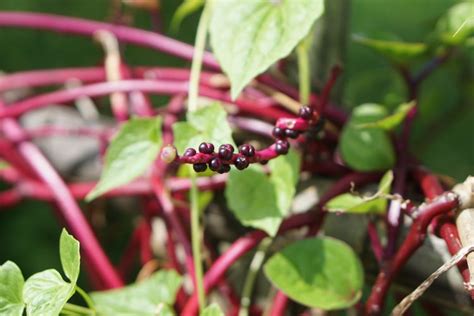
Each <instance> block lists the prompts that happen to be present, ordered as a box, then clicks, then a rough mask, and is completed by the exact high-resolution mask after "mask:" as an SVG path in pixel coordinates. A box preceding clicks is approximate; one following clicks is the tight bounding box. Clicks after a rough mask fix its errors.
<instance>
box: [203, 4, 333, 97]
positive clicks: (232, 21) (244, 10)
mask: <svg viewBox="0 0 474 316" xmlns="http://www.w3.org/2000/svg"><path fill="white" fill-rule="evenodd" d="M323 11H324V1H323V0H298V1H295V0H275V1H269V0H253V1H242V0H226V1H215V2H214V6H213V12H212V17H211V23H210V29H209V30H210V33H211V46H212V49H213V51H214V53H215V55H216V57H217V59H218V60H219V63H220V65H221V67H222V69H223V70H224V72H225V73H226V74H227V75H228V77H229V79H230V82H231V86H232V87H231V95H232V98H233V99H235V98H236V97H237V96H238V95H239V93H240V91H242V89H243V88H244V86H245V85H247V84H248V83H249V82H250V81H251V80H252V79H253V78H254V77H255V76H257V75H258V74H260V73H262V72H264V71H265V70H267V68H268V67H270V66H271V65H272V64H273V63H274V62H276V61H277V60H279V59H281V58H283V57H285V56H287V55H288V54H289V53H290V52H291V51H292V50H293V49H294V48H295V47H296V45H297V44H298V43H299V42H300V41H301V40H302V39H303V38H304V37H305V36H306V34H308V32H309V30H310V28H311V26H312V25H313V23H314V21H316V19H317V18H318V17H320V16H321V14H322V13H323Z"/></svg>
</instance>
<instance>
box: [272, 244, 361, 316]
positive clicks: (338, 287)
mask: <svg viewBox="0 0 474 316" xmlns="http://www.w3.org/2000/svg"><path fill="white" fill-rule="evenodd" d="M264 271H265V274H266V276H267V277H268V279H269V280H270V281H271V282H272V284H273V285H275V286H276V287H277V288H278V289H280V290H281V291H283V292H284V293H285V294H286V295H288V297H290V298H291V299H293V300H295V301H297V302H299V303H301V304H304V305H307V306H310V307H315V308H321V309H323V310H334V309H342V308H347V307H350V306H352V305H354V304H355V303H356V302H357V301H358V300H359V299H360V297H361V295H362V286H363V284H364V277H363V270H362V265H361V262H360V260H359V258H358V257H357V256H356V254H355V253H354V251H353V250H352V249H351V248H350V247H349V246H348V245H347V244H345V243H344V242H342V241H340V240H337V239H333V238H329V237H324V238H322V237H318V238H311V239H305V240H300V241H296V242H294V243H292V244H291V245H289V246H287V247H285V248H284V249H282V250H281V251H279V252H277V253H276V254H274V255H273V256H272V257H271V258H270V259H269V260H268V261H267V262H266V264H265V266H264Z"/></svg>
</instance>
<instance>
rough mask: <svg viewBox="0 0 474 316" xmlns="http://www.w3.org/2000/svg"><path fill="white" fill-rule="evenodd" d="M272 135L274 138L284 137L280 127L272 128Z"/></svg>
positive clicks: (283, 131)
mask: <svg viewBox="0 0 474 316" xmlns="http://www.w3.org/2000/svg"><path fill="white" fill-rule="evenodd" d="M272 135H273V137H275V138H284V137H285V130H284V129H283V128H280V127H274V128H273V131H272Z"/></svg>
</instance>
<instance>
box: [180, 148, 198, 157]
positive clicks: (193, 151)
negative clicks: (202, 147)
mask: <svg viewBox="0 0 474 316" xmlns="http://www.w3.org/2000/svg"><path fill="white" fill-rule="evenodd" d="M195 154H196V149H194V148H188V149H186V150H185V151H184V154H183V156H184V157H192V156H194V155H195Z"/></svg>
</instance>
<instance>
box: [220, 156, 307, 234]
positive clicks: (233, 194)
mask: <svg viewBox="0 0 474 316" xmlns="http://www.w3.org/2000/svg"><path fill="white" fill-rule="evenodd" d="M269 167H270V169H271V175H270V176H267V175H266V174H265V172H264V171H263V168H262V167H261V166H257V165H252V166H250V167H249V168H247V169H245V170H243V171H238V170H234V169H232V170H231V172H230V174H229V179H228V182H227V186H226V190H225V196H226V199H227V203H228V205H229V208H230V209H231V210H232V212H233V213H234V214H235V216H236V217H237V218H238V219H239V221H240V222H241V223H242V224H243V225H246V226H251V227H255V228H258V229H261V230H264V231H265V232H267V233H268V234H269V235H270V236H275V234H276V233H277V231H278V228H279V227H280V224H281V222H282V220H283V218H285V216H286V215H288V214H289V211H290V205H291V201H292V200H293V196H294V194H295V185H296V183H297V181H298V176H299V156H298V155H297V154H296V153H295V152H292V151H290V153H289V154H288V155H286V156H280V157H278V158H276V159H274V160H272V161H271V163H270V164H269Z"/></svg>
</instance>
